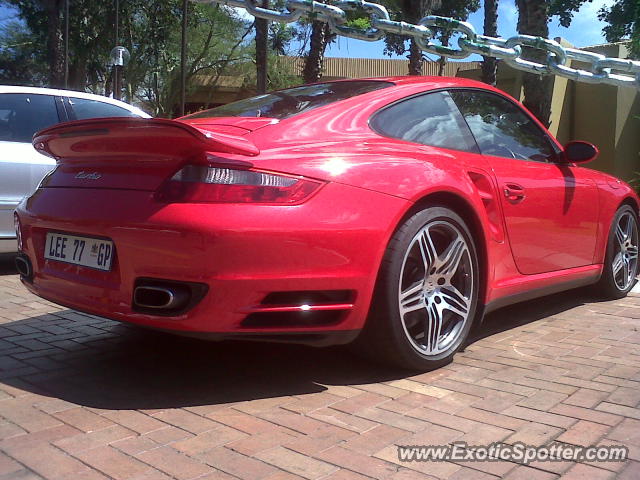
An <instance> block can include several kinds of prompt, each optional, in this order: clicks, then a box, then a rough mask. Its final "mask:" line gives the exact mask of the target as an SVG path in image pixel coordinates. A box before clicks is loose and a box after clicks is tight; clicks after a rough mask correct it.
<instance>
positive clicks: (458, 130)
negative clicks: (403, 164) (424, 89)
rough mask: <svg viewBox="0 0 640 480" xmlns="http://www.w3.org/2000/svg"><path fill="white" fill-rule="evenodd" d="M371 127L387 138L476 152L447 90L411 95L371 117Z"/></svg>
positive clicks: (476, 149)
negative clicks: (416, 95)
mask: <svg viewBox="0 0 640 480" xmlns="http://www.w3.org/2000/svg"><path fill="white" fill-rule="evenodd" d="M370 125H371V128H373V129H374V130H375V131H376V132H378V133H380V134H382V135H385V136H387V137H393V138H399V139H401V140H406V141H408V142H415V143H421V144H423V145H430V146H432V147H441V148H450V149H452V150H463V151H466V152H474V153H477V152H478V147H477V146H476V143H475V141H474V139H473V136H472V135H471V132H470V131H469V127H467V125H466V123H465V122H464V119H463V118H462V116H461V115H460V112H458V109H457V108H456V106H455V104H454V103H453V101H452V100H451V97H450V96H449V94H448V93H447V92H434V93H427V94H424V95H420V96H418V97H412V98H409V99H407V100H403V101H401V102H399V103H396V104H394V105H391V106H390V107H386V108H384V109H383V110H380V111H379V112H377V113H375V114H374V116H373V117H372V118H371V122H370Z"/></svg>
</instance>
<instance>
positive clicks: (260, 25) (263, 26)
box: [255, 0, 269, 94]
mask: <svg viewBox="0 0 640 480" xmlns="http://www.w3.org/2000/svg"><path fill="white" fill-rule="evenodd" d="M261 6H262V7H264V8H268V7H269V0H262V5H261ZM255 24H256V93H258V94H261V93H266V91H267V70H268V65H267V49H268V41H269V21H268V20H265V19H264V18H256V20H255Z"/></svg>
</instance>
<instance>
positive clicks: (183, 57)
mask: <svg viewBox="0 0 640 480" xmlns="http://www.w3.org/2000/svg"><path fill="white" fill-rule="evenodd" d="M188 5H189V0H183V2H182V42H181V45H180V116H181V117H182V116H184V106H185V103H186V99H187V14H188Z"/></svg>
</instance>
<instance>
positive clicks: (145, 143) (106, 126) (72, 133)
mask: <svg viewBox="0 0 640 480" xmlns="http://www.w3.org/2000/svg"><path fill="white" fill-rule="evenodd" d="M33 146H34V147H35V149H36V150H38V151H39V152H40V153H42V154H44V155H47V156H49V157H52V158H55V159H56V160H61V159H64V160H67V161H71V162H73V161H74V160H89V159H95V158H97V157H98V158H102V159H107V158H109V159H113V160H116V159H117V158H131V157H132V156H139V157H140V159H143V158H149V157H152V156H155V157H156V158H158V157H166V156H169V157H177V156H180V157H183V158H186V157H191V156H194V155H198V154H202V153H203V152H221V153H230V154H236V155H245V156H255V155H258V154H259V153H260V150H259V149H258V148H257V147H256V146H255V145H254V144H253V143H252V142H251V141H250V140H248V139H246V138H243V137H240V136H235V135H228V134H225V133H217V132H211V131H209V130H204V129H199V128H195V127H192V126H191V125H189V124H187V123H184V122H179V121H175V120H166V119H161V118H154V119H146V118H129V117H120V118H100V119H93V120H81V121H75V122H67V123H61V124H58V125H55V126H53V127H50V128H47V129H45V130H42V131H40V132H38V133H36V134H35V135H34V138H33Z"/></svg>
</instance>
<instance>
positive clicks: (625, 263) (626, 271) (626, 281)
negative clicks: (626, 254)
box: [622, 258, 630, 288]
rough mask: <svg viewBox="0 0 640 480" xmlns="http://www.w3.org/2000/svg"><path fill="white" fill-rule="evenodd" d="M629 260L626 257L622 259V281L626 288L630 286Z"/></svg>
mask: <svg viewBox="0 0 640 480" xmlns="http://www.w3.org/2000/svg"><path fill="white" fill-rule="evenodd" d="M629 270H630V268H629V260H627V259H626V258H625V259H623V260H622V281H623V282H624V283H623V286H624V288H627V286H629V280H630V279H629Z"/></svg>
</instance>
